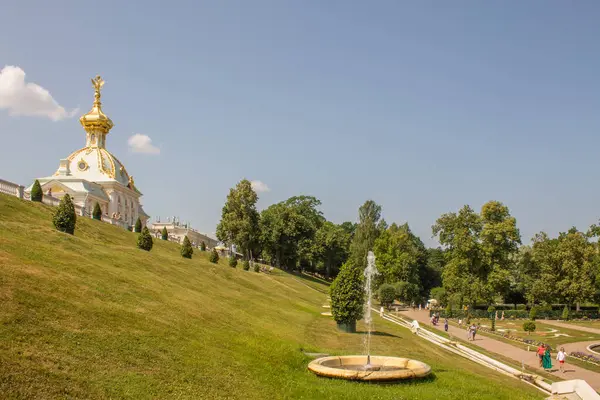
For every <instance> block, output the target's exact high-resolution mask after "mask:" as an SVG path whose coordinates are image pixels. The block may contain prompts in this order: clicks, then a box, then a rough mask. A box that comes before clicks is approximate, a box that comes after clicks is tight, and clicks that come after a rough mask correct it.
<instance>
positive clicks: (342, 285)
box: [329, 263, 365, 331]
mask: <svg viewBox="0 0 600 400" xmlns="http://www.w3.org/2000/svg"><path fill="white" fill-rule="evenodd" d="M329 294H330V296H331V314H332V315H333V319H335V321H336V322H337V323H338V326H339V327H340V328H345V329H346V330H348V331H356V321H357V320H359V319H361V318H362V316H363V302H364V297H365V294H364V288H363V274H362V270H361V269H360V268H357V267H355V266H354V265H352V264H350V263H346V264H344V265H343V266H342V268H341V269H340V273H339V274H338V276H337V277H336V278H335V280H334V281H333V283H332V284H331V286H330V287H329Z"/></svg>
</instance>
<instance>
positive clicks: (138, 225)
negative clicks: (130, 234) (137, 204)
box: [134, 217, 142, 233]
mask: <svg viewBox="0 0 600 400" xmlns="http://www.w3.org/2000/svg"><path fill="white" fill-rule="evenodd" d="M141 231H142V220H141V219H140V217H138V219H137V221H135V228H134V232H137V233H140V232H141Z"/></svg>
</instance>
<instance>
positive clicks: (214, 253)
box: [208, 249, 219, 264]
mask: <svg viewBox="0 0 600 400" xmlns="http://www.w3.org/2000/svg"><path fill="white" fill-rule="evenodd" d="M208 261H210V262H211V263H213V264H216V263H218V262H219V253H217V250H216V249H212V251H211V252H210V257H209V258H208Z"/></svg>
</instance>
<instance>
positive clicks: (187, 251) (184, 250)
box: [181, 236, 194, 258]
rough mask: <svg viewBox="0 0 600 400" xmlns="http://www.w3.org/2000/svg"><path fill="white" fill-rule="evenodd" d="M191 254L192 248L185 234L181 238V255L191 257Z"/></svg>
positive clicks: (192, 252)
mask: <svg viewBox="0 0 600 400" xmlns="http://www.w3.org/2000/svg"><path fill="white" fill-rule="evenodd" d="M192 254H194V248H193V247H192V243H191V242H190V239H188V237H187V236H186V237H184V238H183V244H182V245H181V257H183V258H192Z"/></svg>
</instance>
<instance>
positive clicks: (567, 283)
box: [556, 228, 597, 311]
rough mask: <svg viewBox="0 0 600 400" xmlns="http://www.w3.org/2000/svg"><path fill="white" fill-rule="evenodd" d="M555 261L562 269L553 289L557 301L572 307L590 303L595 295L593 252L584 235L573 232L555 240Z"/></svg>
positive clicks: (571, 230) (573, 230)
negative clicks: (562, 301)
mask: <svg viewBox="0 0 600 400" xmlns="http://www.w3.org/2000/svg"><path fill="white" fill-rule="evenodd" d="M557 251H558V257H557V258H558V259H559V260H560V265H561V268H560V270H559V279H558V280H557V282H556V289H557V291H558V296H559V298H560V299H563V300H564V301H566V302H568V303H569V304H575V305H576V306H577V311H579V305H580V304H581V303H583V302H586V301H589V300H592V298H593V297H594V294H595V292H596V272H597V266H596V264H595V262H594V261H595V256H596V249H595V246H594V244H593V243H590V242H589V241H588V238H587V237H586V235H584V234H583V233H582V232H579V231H578V230H577V229H575V228H572V229H570V230H569V231H568V232H566V233H561V234H560V235H559V237H558V246H557Z"/></svg>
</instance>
